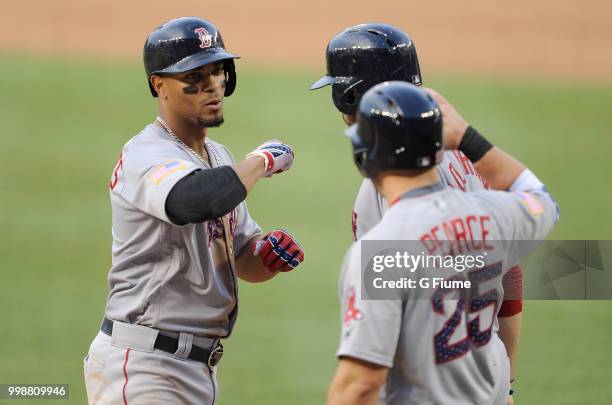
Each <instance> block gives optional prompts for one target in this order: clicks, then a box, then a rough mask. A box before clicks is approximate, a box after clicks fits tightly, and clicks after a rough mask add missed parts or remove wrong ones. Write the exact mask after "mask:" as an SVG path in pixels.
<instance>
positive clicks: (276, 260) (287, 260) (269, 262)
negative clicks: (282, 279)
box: [253, 229, 304, 272]
mask: <svg viewBox="0 0 612 405" xmlns="http://www.w3.org/2000/svg"><path fill="white" fill-rule="evenodd" d="M253 254H255V255H257V256H259V257H260V258H261V261H262V263H263V265H264V266H266V267H267V268H269V269H270V270H271V271H283V272H286V271H291V270H293V269H295V268H296V267H297V266H299V265H300V263H302V262H303V261H304V250H302V247H301V246H300V244H299V243H298V242H297V241H296V240H295V239H294V238H293V236H291V235H289V234H288V233H287V232H286V231H284V230H282V229H278V230H276V231H272V232H270V233H269V234H267V235H266V236H264V237H263V238H261V239H260V240H259V241H257V243H255V248H254V250H253Z"/></svg>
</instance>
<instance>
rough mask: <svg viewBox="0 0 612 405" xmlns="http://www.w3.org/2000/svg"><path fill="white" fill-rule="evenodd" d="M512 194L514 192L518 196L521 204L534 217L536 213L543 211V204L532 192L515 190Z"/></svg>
mask: <svg viewBox="0 0 612 405" xmlns="http://www.w3.org/2000/svg"><path fill="white" fill-rule="evenodd" d="M514 194H516V195H517V196H518V197H519V199H520V201H521V204H523V206H524V207H525V208H527V211H528V212H529V213H530V214H531V215H532V216H534V217H535V216H538V215H542V214H543V213H544V206H543V205H542V203H541V202H540V201H538V199H537V198H536V197H535V196H533V195H532V194H530V193H525V192H523V191H516V192H515V193H514Z"/></svg>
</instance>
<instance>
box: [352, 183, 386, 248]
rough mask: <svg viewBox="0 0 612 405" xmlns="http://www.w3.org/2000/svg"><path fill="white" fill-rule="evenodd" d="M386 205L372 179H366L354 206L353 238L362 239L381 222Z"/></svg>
mask: <svg viewBox="0 0 612 405" xmlns="http://www.w3.org/2000/svg"><path fill="white" fill-rule="evenodd" d="M385 205H386V204H385V202H384V201H383V200H382V197H381V196H380V195H379V194H378V192H377V191H376V188H375V187H374V184H373V183H372V180H370V179H364V180H363V182H362V183H361V187H360V188H359V191H358V192H357V197H356V199H355V205H354V206H353V240H358V239H360V238H361V237H362V236H363V235H365V234H366V233H367V232H368V231H369V230H370V229H372V228H374V226H375V225H376V224H377V223H378V222H380V220H381V218H382V214H383V212H384V211H385V209H386V206H385Z"/></svg>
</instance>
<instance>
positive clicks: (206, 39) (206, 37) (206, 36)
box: [194, 27, 212, 48]
mask: <svg viewBox="0 0 612 405" xmlns="http://www.w3.org/2000/svg"><path fill="white" fill-rule="evenodd" d="M194 32H195V33H196V34H198V37H199V38H200V42H201V44H200V48H210V46H211V45H212V35H210V33H209V32H208V31H206V28H204V27H200V28H196V29H195V30H194Z"/></svg>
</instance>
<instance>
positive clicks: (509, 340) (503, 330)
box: [498, 312, 523, 380]
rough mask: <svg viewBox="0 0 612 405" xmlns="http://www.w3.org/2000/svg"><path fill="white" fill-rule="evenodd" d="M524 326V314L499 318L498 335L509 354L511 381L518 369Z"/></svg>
mask: <svg viewBox="0 0 612 405" xmlns="http://www.w3.org/2000/svg"><path fill="white" fill-rule="evenodd" d="M522 324H523V313H522V312H519V313H518V314H516V315H513V316H509V317H506V318H499V331H498V335H499V338H500V339H501V341H502V342H503V343H504V346H506V352H507V353H508V358H509V359H510V370H511V371H510V376H511V380H513V379H514V370H515V369H516V354H517V351H518V345H519V340H520V337H521V326H522Z"/></svg>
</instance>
